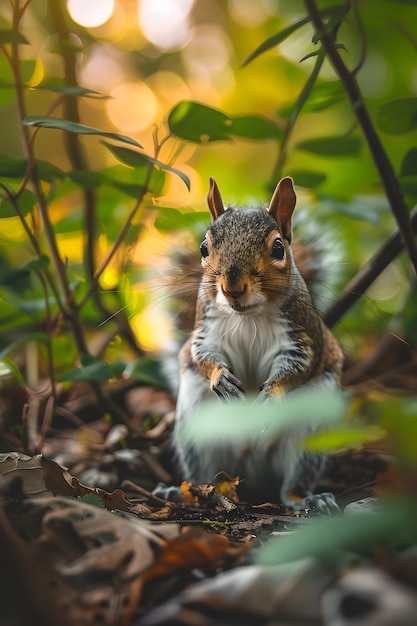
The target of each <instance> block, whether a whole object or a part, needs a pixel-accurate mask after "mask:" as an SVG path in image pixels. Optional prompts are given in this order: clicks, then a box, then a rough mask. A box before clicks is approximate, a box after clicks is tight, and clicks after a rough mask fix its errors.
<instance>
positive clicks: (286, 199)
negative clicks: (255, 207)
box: [268, 176, 297, 241]
mask: <svg viewBox="0 0 417 626" xmlns="http://www.w3.org/2000/svg"><path fill="white" fill-rule="evenodd" d="M296 199H297V198H296V195H295V191H294V186H293V182H292V178H290V177H289V176H286V177H285V178H283V179H282V180H280V181H279V183H278V185H277V186H276V189H275V191H274V193H273V196H272V198H271V202H270V203H269V208H268V212H269V213H270V215H272V217H273V218H274V219H275V220H276V221H277V222H278V224H279V225H280V226H281V229H282V234H283V235H284V237H285V239H287V240H288V241H291V238H292V214H293V212H294V209H295V202H296Z"/></svg>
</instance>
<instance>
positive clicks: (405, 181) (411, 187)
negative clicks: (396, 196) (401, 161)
mask: <svg viewBox="0 0 417 626" xmlns="http://www.w3.org/2000/svg"><path fill="white" fill-rule="evenodd" d="M400 187H401V191H402V192H403V193H405V194H408V195H409V196H412V197H414V198H416V197H417V176H401V178H400Z"/></svg>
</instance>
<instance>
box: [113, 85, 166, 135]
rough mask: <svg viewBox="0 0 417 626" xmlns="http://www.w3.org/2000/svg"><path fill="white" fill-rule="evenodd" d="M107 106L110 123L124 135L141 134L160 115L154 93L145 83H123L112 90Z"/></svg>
mask: <svg viewBox="0 0 417 626" xmlns="http://www.w3.org/2000/svg"><path fill="white" fill-rule="evenodd" d="M110 95H111V97H112V99H111V100H108V102H107V104H106V109H107V115H108V116H109V119H110V121H111V122H112V124H114V125H115V126H116V127H117V128H118V129H120V130H121V131H123V132H124V133H134V132H139V131H141V130H143V129H145V128H148V127H149V126H151V125H152V124H153V123H154V122H155V121H156V118H157V116H158V113H159V104H158V100H157V99H156V97H155V95H154V93H153V91H152V90H151V89H150V88H149V87H148V86H147V85H146V84H145V83H140V82H137V83H123V84H121V85H118V86H117V87H115V88H114V89H112V91H111V93H110Z"/></svg>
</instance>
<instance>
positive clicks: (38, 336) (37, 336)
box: [0, 333, 51, 361]
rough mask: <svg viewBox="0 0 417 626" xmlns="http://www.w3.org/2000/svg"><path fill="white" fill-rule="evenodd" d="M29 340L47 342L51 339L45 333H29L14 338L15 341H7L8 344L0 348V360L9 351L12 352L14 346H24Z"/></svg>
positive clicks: (2, 359)
mask: <svg viewBox="0 0 417 626" xmlns="http://www.w3.org/2000/svg"><path fill="white" fill-rule="evenodd" d="M29 341H40V342H41V343H45V344H47V343H49V342H50V341H51V338H50V336H49V335H47V334H46V333H30V334H29V335H25V336H24V337H21V338H20V339H16V341H12V343H9V345H7V346H6V347H5V348H3V350H0V361H4V359H5V357H6V356H7V355H8V354H9V352H12V350H15V349H16V348H20V346H24V345H25V344H26V343H28V342H29Z"/></svg>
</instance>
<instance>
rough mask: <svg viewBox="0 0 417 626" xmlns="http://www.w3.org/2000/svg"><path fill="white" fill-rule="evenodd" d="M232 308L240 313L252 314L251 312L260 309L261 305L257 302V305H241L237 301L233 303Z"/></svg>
mask: <svg viewBox="0 0 417 626" xmlns="http://www.w3.org/2000/svg"><path fill="white" fill-rule="evenodd" d="M230 306H231V308H232V309H233V310H234V311H237V312H238V313H250V312H251V311H254V310H255V309H257V308H259V306H260V303H259V302H256V303H255V304H246V305H245V304H240V303H239V302H237V301H235V302H232V303H231V304H230Z"/></svg>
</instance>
